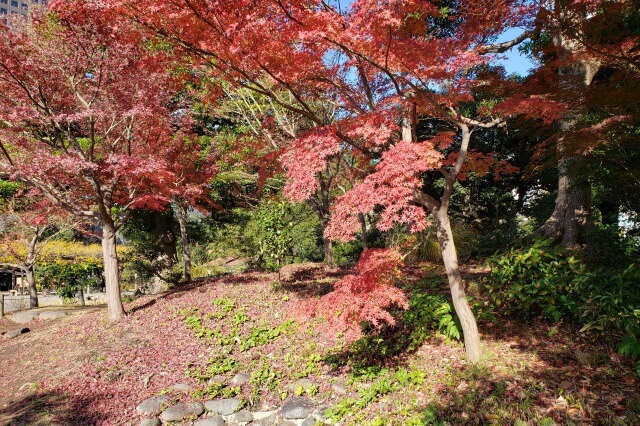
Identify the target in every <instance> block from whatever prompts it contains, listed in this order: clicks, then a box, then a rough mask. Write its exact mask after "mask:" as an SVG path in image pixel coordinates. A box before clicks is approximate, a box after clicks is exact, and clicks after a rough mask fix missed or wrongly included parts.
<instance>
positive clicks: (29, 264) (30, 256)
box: [24, 227, 41, 308]
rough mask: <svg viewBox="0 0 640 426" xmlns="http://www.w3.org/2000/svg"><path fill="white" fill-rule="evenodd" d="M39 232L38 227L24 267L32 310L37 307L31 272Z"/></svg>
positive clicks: (33, 276)
mask: <svg viewBox="0 0 640 426" xmlns="http://www.w3.org/2000/svg"><path fill="white" fill-rule="evenodd" d="M40 232H41V230H40V229H39V227H36V228H35V234H34V235H33V238H32V239H31V242H29V249H28V251H27V262H26V263H25V265H24V266H25V270H26V272H27V284H29V306H30V307H32V308H37V307H38V289H37V288H36V277H35V274H34V271H33V265H34V263H35V262H36V244H38V239H39V238H40V235H41V234H40Z"/></svg>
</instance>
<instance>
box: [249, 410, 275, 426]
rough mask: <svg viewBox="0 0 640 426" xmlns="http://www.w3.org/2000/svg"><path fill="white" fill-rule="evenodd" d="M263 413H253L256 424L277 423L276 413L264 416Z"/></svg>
mask: <svg viewBox="0 0 640 426" xmlns="http://www.w3.org/2000/svg"><path fill="white" fill-rule="evenodd" d="M261 414H262V413H253V423H251V424H252V425H255V426H273V425H275V424H276V420H277V419H276V415H275V413H268V414H267V415H266V416H262V415H261Z"/></svg>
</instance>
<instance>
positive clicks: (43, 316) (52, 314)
mask: <svg viewBox="0 0 640 426" xmlns="http://www.w3.org/2000/svg"><path fill="white" fill-rule="evenodd" d="M66 316H67V313H66V312H64V311H43V312H40V314H39V315H38V319H40V320H54V319H58V318H62V317H66Z"/></svg>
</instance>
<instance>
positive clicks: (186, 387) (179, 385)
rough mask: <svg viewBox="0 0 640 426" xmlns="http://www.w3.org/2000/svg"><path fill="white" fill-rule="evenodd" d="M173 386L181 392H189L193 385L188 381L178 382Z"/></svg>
mask: <svg viewBox="0 0 640 426" xmlns="http://www.w3.org/2000/svg"><path fill="white" fill-rule="evenodd" d="M171 388H172V389H173V390H177V391H180V392H189V391H190V390H191V386H189V385H188V384H186V383H176V384H175V385H173V386H171Z"/></svg>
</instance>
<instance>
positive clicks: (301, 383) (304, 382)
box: [287, 379, 313, 392]
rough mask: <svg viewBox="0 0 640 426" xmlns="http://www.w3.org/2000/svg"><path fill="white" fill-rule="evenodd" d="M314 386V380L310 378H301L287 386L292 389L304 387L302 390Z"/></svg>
mask: <svg viewBox="0 0 640 426" xmlns="http://www.w3.org/2000/svg"><path fill="white" fill-rule="evenodd" d="M312 386H313V382H312V381H311V380H309V379H299V380H296V381H295V382H294V383H292V384H290V385H289V386H287V388H288V389H289V390H291V391H294V392H295V391H296V390H297V389H300V388H302V390H305V391H306V390H307V389H309V388H311V387H312Z"/></svg>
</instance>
